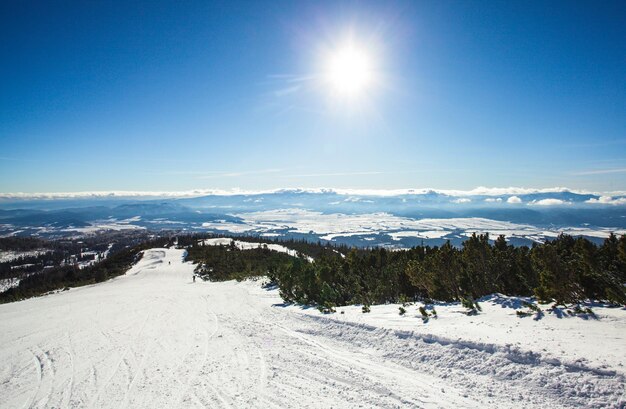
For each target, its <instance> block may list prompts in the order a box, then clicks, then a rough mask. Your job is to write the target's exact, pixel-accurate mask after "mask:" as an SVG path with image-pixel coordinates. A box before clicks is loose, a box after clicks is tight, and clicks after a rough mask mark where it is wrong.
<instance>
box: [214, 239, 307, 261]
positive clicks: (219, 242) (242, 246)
mask: <svg viewBox="0 0 626 409" xmlns="http://www.w3.org/2000/svg"><path fill="white" fill-rule="evenodd" d="M231 242H234V243H235V247H237V248H238V249H239V250H251V249H257V248H259V247H264V246H265V247H267V249H268V250H271V251H276V252H279V253H285V254H289V255H290V256H292V257H299V255H298V252H297V251H295V250H292V249H289V248H287V247H285V246H281V245H280V244H271V243H255V242H249V241H241V240H233V239H229V238H225V237H222V238H215V239H206V240H203V241H202V243H204V245H205V246H229V245H230V243H231ZM305 257H306V259H307V260H308V261H309V262H311V263H312V262H313V258H312V257H309V256H305Z"/></svg>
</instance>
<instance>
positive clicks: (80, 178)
mask: <svg viewBox="0 0 626 409" xmlns="http://www.w3.org/2000/svg"><path fill="white" fill-rule="evenodd" d="M130 3H132V4H130ZM624 21H626V3H624V2H591V1H587V2H575V1H566V2H545V3H542V2H526V1H523V2H516V1H496V2H480V3H478V2H469V1H468V2H459V1H450V2H446V1H437V2H435V1H406V2H378V1H377V2H358V1H350V2H338V1H315V2H300V1H286V2H281V1H272V2H267V3H263V2H261V1H249V2H236V1H224V2H169V3H168V2H158V1H149V2H143V3H142V2H117V3H114V2H75V3H73V2H30V1H6V2H2V3H1V4H0V35H1V38H2V39H3V40H2V41H1V42H0V58H1V60H2V64H0V96H1V97H0V192H5V193H6V192H51V191H92V190H147V191H154V190H187V189H193V188H202V189H211V188H215V189H230V188H241V189H273V188H283V187H337V188H370V189H395V188H423V187H430V188H440V189H471V188H474V187H476V186H527V187H537V188H541V187H551V186H566V187H570V188H573V189H585V190H593V191H617V190H622V191H623V190H626V41H624V39H625V38H626V24H624ZM347 37H350V38H352V39H353V40H354V41H355V42H357V43H358V44H359V45H360V46H361V47H362V49H363V50H366V52H367V53H368V55H369V56H370V57H371V61H372V65H373V66H374V69H375V73H376V83H375V84H374V85H372V86H371V87H369V88H368V89H367V90H366V91H364V92H363V94H362V95H360V96H359V97H358V98H355V99H352V100H349V101H345V100H338V99H336V98H334V97H333V95H332V91H331V90H329V89H328V87H327V86H326V84H322V83H320V81H318V78H319V75H320V70H322V69H323V68H321V67H323V66H324V64H325V61H324V59H325V58H326V57H325V55H326V54H325V53H326V52H327V51H331V52H332V50H333V49H335V48H337V46H338V44H341V42H342V41H344V40H345V39H346V38H347Z"/></svg>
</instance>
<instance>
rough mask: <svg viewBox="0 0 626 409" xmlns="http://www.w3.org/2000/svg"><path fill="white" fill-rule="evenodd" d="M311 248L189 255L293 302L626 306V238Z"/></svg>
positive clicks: (218, 273)
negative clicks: (533, 300)
mask: <svg viewBox="0 0 626 409" xmlns="http://www.w3.org/2000/svg"><path fill="white" fill-rule="evenodd" d="M273 242H275V243H278V244H282V245H284V246H286V247H289V243H286V242H285V243H283V242H281V241H279V240H278V241H273ZM307 247H308V248H315V250H316V251H315V253H316V255H317V257H316V258H315V262H314V263H309V262H307V261H306V260H305V259H303V258H294V257H289V256H287V255H284V254H280V253H275V252H274V253H273V254H272V252H270V251H269V250H263V249H262V248H260V249H256V250H237V249H236V248H234V246H232V248H229V246H221V247H220V246H205V247H204V248H203V247H201V245H199V244H197V243H195V244H192V245H191V247H190V250H189V252H190V255H191V256H192V257H191V259H192V260H194V261H196V262H199V263H201V267H200V268H204V269H205V273H207V274H209V275H210V276H211V279H213V280H228V279H233V278H237V279H241V278H244V277H250V276H257V275H268V276H269V278H270V279H271V280H272V281H274V282H275V283H276V284H278V286H279V288H280V294H281V296H282V298H283V299H284V300H285V301H287V302H297V303H303V304H318V305H322V306H329V307H332V306H341V305H348V304H365V305H370V304H378V303H387V302H398V301H402V300H407V299H418V298H421V299H434V300H440V301H458V300H463V299H476V298H479V297H482V296H485V295H488V294H492V293H496V292H497V293H502V294H506V295H517V296H536V297H537V298H538V299H539V300H540V301H556V302H557V303H575V302H579V301H582V300H586V299H593V300H599V301H606V302H610V303H617V304H626V291H625V287H624V284H626V236H621V237H619V238H618V237H617V236H615V235H613V234H611V235H610V236H609V237H608V238H607V239H606V240H605V241H604V242H603V244H602V245H600V246H598V245H596V244H594V243H593V242H591V241H589V240H587V239H585V238H582V237H572V236H568V235H565V234H562V235H560V236H559V237H557V238H556V239H554V240H551V241H547V242H546V243H542V244H539V243H538V244H535V245H533V246H532V247H526V246H522V247H515V246H512V245H509V244H508V243H507V241H506V240H505V238H504V236H500V237H498V238H497V239H496V240H493V241H492V240H490V239H489V235H488V234H473V235H472V236H471V237H469V238H468V239H467V240H466V241H465V242H464V243H463V244H462V246H461V247H460V248H457V247H454V246H452V245H451V244H450V242H447V243H445V244H443V245H442V246H435V247H430V246H417V247H414V248H411V249H408V250H399V251H393V250H388V249H385V248H372V249H359V248H352V249H346V248H343V249H342V250H343V251H344V253H343V255H341V254H339V253H341V252H338V251H336V249H334V248H332V247H329V246H328V245H321V244H313V243H308V244H307ZM346 250H347V251H346ZM303 253H305V254H307V255H310V254H309V253H308V252H306V250H304V251H303Z"/></svg>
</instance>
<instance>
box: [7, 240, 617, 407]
mask: <svg viewBox="0 0 626 409" xmlns="http://www.w3.org/2000/svg"><path fill="white" fill-rule="evenodd" d="M184 255H185V252H184V250H177V249H151V250H147V251H146V252H145V253H144V257H143V259H142V260H141V261H140V262H139V263H138V264H137V265H136V266H135V267H133V268H132V269H131V270H129V271H128V273H127V274H126V275H124V276H121V277H118V278H116V279H113V280H110V281H108V282H105V283H101V284H98V285H93V286H87V287H81V288H76V289H71V290H69V291H64V292H60V293H55V294H50V295H47V296H44V297H39V298H34V299H30V300H26V301H22V302H17V303H11V304H5V305H0V407H2V408H29V407H32V408H85V407H91V408H101V407H103V408H126V407H128V408H151V409H152V408H188V407H215V408H249V407H256V408H304V407H313V408H331V407H333V408H353V407H367V408H405V407H407V408H518V407H524V408H568V407H574V408H619V407H623V406H624V400H623V393H624V379H625V372H626V371H625V369H624V367H623V366H622V365H623V364H624V362H625V361H626V359H625V358H624V355H625V354H626V343H625V342H624V338H626V333H625V328H626V326H625V323H626V312H625V311H624V310H621V309H604V308H597V309H596V313H597V315H598V317H599V319H598V320H597V321H593V322H591V321H585V320H583V319H580V318H563V319H562V320H559V319H558V318H555V317H548V316H546V317H544V318H543V319H541V320H538V321H534V320H533V319H532V317H528V318H522V319H520V318H517V317H515V316H510V317H508V318H507V319H505V318H503V317H504V316H503V314H504V312H503V311H506V312H507V313H508V314H510V313H511V311H513V310H509V309H508V308H506V307H502V305H500V304H499V303H497V302H496V300H494V302H493V304H494V305H493V306H489V305H490V302H485V303H483V307H484V311H485V312H484V313H483V314H481V315H478V316H475V317H468V316H465V315H462V314H459V313H455V311H454V308H455V307H447V306H444V305H441V306H437V308H438V310H440V311H439V315H440V317H439V318H438V319H437V320H434V319H433V320H431V321H430V322H429V323H426V324H424V323H423V322H422V321H421V319H419V318H418V317H416V312H415V309H416V307H415V306H412V307H408V308H407V309H408V310H409V312H408V313H407V316H404V317H400V316H398V315H397V313H395V312H394V313H392V311H393V310H396V311H397V306H391V305H388V306H373V307H372V312H371V313H370V314H361V313H360V312H357V311H358V307H343V308H341V310H345V313H344V314H340V313H339V312H338V313H336V314H333V315H321V314H320V313H319V312H317V311H316V310H314V309H302V308H300V307H294V306H283V305H282V304H280V302H281V301H280V298H279V297H278V294H277V291H276V290H265V289H263V288H262V287H261V285H260V282H258V281H257V282H253V281H247V282H241V283H237V282H232V281H231V282H223V283H212V282H201V281H197V282H195V283H193V282H192V274H193V269H194V265H192V264H190V263H185V262H184V261H183V258H184ZM497 308H499V309H500V310H501V311H500V310H497ZM496 311H499V312H496ZM492 314H493V316H494V319H495V321H494V323H493V324H488V322H489V318H490V315H492ZM562 323H567V324H562ZM486 325H492V326H493V327H494V328H495V331H494V335H493V339H492V338H490V337H489V332H490V331H487V330H485V326H486ZM507 325H508V326H509V328H508V329H507ZM520 326H521V329H520V328H517V327H520ZM567 326H571V327H572V328H571V329H567ZM473 329H476V331H474V330H473ZM551 333H554V335H551ZM510 334H512V335H510ZM509 335H510V336H509ZM525 338H526V339H527V340H528V341H529V342H524V339H525ZM577 339H578V340H577ZM574 346H576V348H574ZM567 348H573V351H563V352H562V351H561V349H567ZM585 351H594V353H593V354H589V355H588V356H584V355H585ZM578 355H583V356H580V357H579V358H581V359H577V358H576V357H577V356H578ZM582 358H585V359H584V360H583V359H582Z"/></svg>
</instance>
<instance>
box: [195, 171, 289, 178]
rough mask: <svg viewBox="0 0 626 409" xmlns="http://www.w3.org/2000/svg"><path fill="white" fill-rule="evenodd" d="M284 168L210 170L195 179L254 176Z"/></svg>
mask: <svg viewBox="0 0 626 409" xmlns="http://www.w3.org/2000/svg"><path fill="white" fill-rule="evenodd" d="M283 171H284V169H260V170H245V171H230V172H215V173H213V172H211V173H207V174H204V175H199V176H197V177H196V179H216V178H236V177H241V176H254V175H264V174H268V173H279V172H283Z"/></svg>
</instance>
